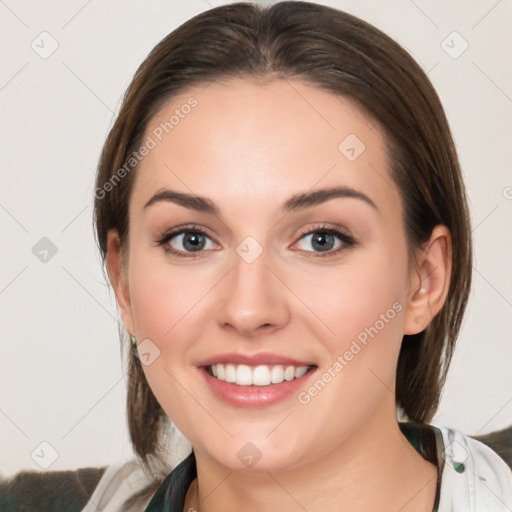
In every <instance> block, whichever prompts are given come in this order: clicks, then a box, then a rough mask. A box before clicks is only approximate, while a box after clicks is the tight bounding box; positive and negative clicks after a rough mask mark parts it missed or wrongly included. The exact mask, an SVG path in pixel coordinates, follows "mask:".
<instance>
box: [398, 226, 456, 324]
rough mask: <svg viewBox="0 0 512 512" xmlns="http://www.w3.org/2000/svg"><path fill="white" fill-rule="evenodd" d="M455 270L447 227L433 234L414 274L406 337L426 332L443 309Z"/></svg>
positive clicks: (405, 321) (435, 229)
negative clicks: (453, 270) (453, 268)
mask: <svg viewBox="0 0 512 512" xmlns="http://www.w3.org/2000/svg"><path fill="white" fill-rule="evenodd" d="M451 267H452V242H451V235H450V231H449V230H448V228H447V227H446V226H442V225H439V226H436V227H435V228H434V229H433V230H432V234H431V236H430V240H429V241H428V243H427V244H426V247H425V248H424V249H422V250H421V251H420V252H419V255H418V259H417V266H416V267H415V268H414V269H413V270H412V273H413V274H412V275H411V279H410V283H411V288H410V290H409V299H408V303H407V308H406V311H405V316H404V334H417V333H419V332H421V331H423V330H424V329H425V328H426V327H427V326H428V324H429V323H430V322H431V321H432V319H433V318H434V317H435V316H436V315H437V313H439V311H440V310H441V308H442V307H443V305H444V303H445V300H446V296H447V294H448V289H449V286H450V276H451Z"/></svg>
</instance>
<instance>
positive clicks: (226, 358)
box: [196, 352, 316, 380]
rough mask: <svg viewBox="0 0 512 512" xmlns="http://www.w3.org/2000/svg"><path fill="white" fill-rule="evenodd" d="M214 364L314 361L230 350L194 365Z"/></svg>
mask: <svg viewBox="0 0 512 512" xmlns="http://www.w3.org/2000/svg"><path fill="white" fill-rule="evenodd" d="M214 364H246V365H247V366H258V365H268V366H272V365H277V364H282V365H287V366H316V363H315V362H314V361H299V360H298V359H292V358H290V357H286V356H283V355H279V354H274V353H271V352H260V353H257V354H244V353H241V352H230V353H224V354H217V355H214V356H211V357H209V358H208V359H204V360H202V361H200V362H198V363H197V364H196V366H197V367H198V368H200V367H204V366H212V365H214ZM297 380H299V379H297Z"/></svg>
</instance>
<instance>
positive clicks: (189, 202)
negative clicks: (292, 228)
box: [144, 187, 379, 215]
mask: <svg viewBox="0 0 512 512" xmlns="http://www.w3.org/2000/svg"><path fill="white" fill-rule="evenodd" d="M336 198H352V199H360V200H361V201H364V202H365V203H367V204H368V205H370V206H371V207H372V208H374V209H375V210H376V211H379V209H378V208H377V205H376V204H375V203H374V202H373V201H372V200H371V199H370V198H369V197H368V196H367V195H366V194H364V193H363V192H360V191H358V190H355V189H353V188H350V187H331V188H323V189H320V190H314V191H312V192H302V193H299V194H295V195H293V196H292V197H290V199H288V200H287V201H286V202H285V203H284V205H283V206H282V208H281V210H282V212H283V213H287V212H291V211H295V210H300V209H303V208H309V207H311V206H317V205H319V204H322V203H325V202H327V201H330V200H331V199H336ZM159 202H172V203H176V204H178V205H180V206H183V207H184V208H188V209H190V210H195V211H198V212H203V213H210V214H212V215H219V214H220V210H219V208H218V207H217V206H215V204H214V203H213V202H212V201H211V200H210V199H207V198H205V197H201V196H196V195H193V194H185V193H183V192H176V191H174V190H169V189H162V190H159V191H158V192H156V193H155V194H154V195H153V196H152V197H151V199H150V200H149V201H148V202H147V203H146V204H145V205H144V210H146V209H147V208H149V207H150V206H152V205H154V204H156V203H159Z"/></svg>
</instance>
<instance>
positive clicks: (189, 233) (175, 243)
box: [157, 228, 217, 257]
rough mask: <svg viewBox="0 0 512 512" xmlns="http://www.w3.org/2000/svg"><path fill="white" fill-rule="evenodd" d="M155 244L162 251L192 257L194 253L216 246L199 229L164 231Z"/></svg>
mask: <svg viewBox="0 0 512 512" xmlns="http://www.w3.org/2000/svg"><path fill="white" fill-rule="evenodd" d="M157 245H159V246H163V248H164V251H165V252H168V253H171V254H174V255H176V256H181V257H194V256H196V254H194V253H201V252H204V251H209V250H212V249H215V248H217V245H216V244H214V242H213V241H212V239H211V238H210V237H209V236H208V235H207V234H206V233H205V232H204V231H202V230H201V229H198V228H194V229H191V228H189V229H180V230H175V231H171V232H169V233H166V234H165V235H163V236H162V237H160V239H159V240H157Z"/></svg>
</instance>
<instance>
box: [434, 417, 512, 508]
mask: <svg viewBox="0 0 512 512" xmlns="http://www.w3.org/2000/svg"><path fill="white" fill-rule="evenodd" d="M432 428H433V429H434V431H435V432H436V436H437V437H438V439H439V440H442V445H441V443H439V444H440V445H441V446H438V449H439V451H438V456H439V457H440V459H441V460H440V461H439V463H440V467H442V475H441V477H442V478H441V499H440V507H439V512H444V511H445V510H453V511H454V512H458V511H459V510H460V511H465V512H468V511H474V512H487V511H488V512H500V511H509V510H510V509H509V508H508V506H510V504H512V470H511V468H510V467H509V466H508V465H507V464H506V463H505V461H504V460H503V459H502V458H501V457H500V455H498V453H497V452H496V451H494V450H493V449H492V448H490V447H489V446H487V444H484V443H483V442H482V441H480V440H478V439H475V438H474V437H471V436H468V435H465V434H463V433H462V432H459V431H458V430H455V429H453V428H449V427H444V426H439V427H432Z"/></svg>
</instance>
